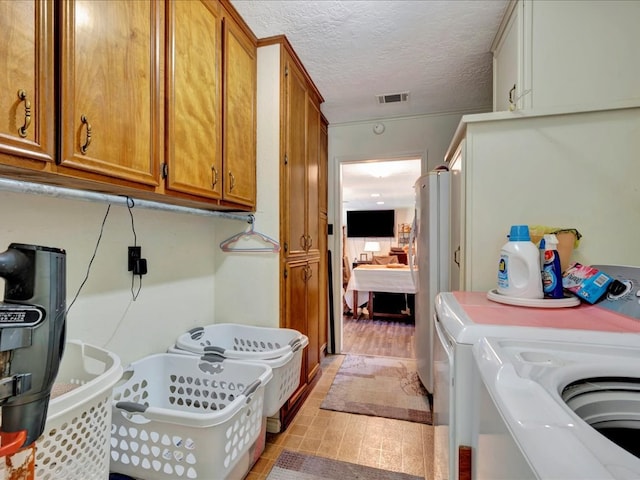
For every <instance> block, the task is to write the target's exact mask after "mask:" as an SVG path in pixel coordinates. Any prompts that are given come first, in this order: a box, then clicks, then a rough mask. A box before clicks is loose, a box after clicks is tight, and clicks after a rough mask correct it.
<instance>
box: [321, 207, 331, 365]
mask: <svg viewBox="0 0 640 480" xmlns="http://www.w3.org/2000/svg"><path fill="white" fill-rule="evenodd" d="M327 225H328V220H327V215H326V214H324V213H322V212H321V213H320V239H319V241H318V246H319V249H320V265H319V269H320V271H319V288H320V296H319V300H318V345H319V348H320V359H322V352H323V351H324V352H326V350H327V326H328V322H329V319H328V308H329V298H328V291H329V288H331V286H330V285H329V280H328V278H329V272H328V267H327V262H328V258H327V257H328V253H327V252H328V250H327Z"/></svg>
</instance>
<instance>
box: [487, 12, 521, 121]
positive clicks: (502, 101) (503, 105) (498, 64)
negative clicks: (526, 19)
mask: <svg viewBox="0 0 640 480" xmlns="http://www.w3.org/2000/svg"><path fill="white" fill-rule="evenodd" d="M519 8H521V7H520V5H519V4H516V5H515V6H514V8H513V10H512V11H511V14H510V16H509V17H508V20H507V22H506V24H505V26H504V30H502V34H501V37H500V40H499V42H498V44H497V47H496V50H495V51H494V52H493V77H494V80H493V110H494V111H495V112H504V111H507V110H509V106H510V102H509V100H510V98H511V100H512V102H513V105H514V106H515V105H516V103H517V98H518V95H519V93H518V92H521V91H522V86H521V85H518V69H519V62H520V57H521V55H518V47H519V42H520V23H519V22H520V13H519Z"/></svg>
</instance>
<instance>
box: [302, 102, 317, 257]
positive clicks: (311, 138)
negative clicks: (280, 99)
mask: <svg viewBox="0 0 640 480" xmlns="http://www.w3.org/2000/svg"><path fill="white" fill-rule="evenodd" d="M319 181H320V107H319V106H318V102H317V100H316V99H315V98H314V96H313V95H311V94H309V95H307V178H306V183H307V215H306V224H307V231H306V236H307V237H306V246H305V248H306V251H307V254H309V255H319V241H320V216H319V215H318V213H319V211H320V187H319Z"/></svg>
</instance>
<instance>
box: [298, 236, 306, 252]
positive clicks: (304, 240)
mask: <svg viewBox="0 0 640 480" xmlns="http://www.w3.org/2000/svg"><path fill="white" fill-rule="evenodd" d="M300 246H301V247H302V249H303V250H306V249H307V236H306V235H304V234H302V235H300Z"/></svg>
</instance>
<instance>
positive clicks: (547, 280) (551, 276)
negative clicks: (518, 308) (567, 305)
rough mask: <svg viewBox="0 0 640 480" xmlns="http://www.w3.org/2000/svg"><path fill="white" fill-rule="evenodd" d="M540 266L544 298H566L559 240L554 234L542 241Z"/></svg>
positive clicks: (548, 235) (545, 236)
mask: <svg viewBox="0 0 640 480" xmlns="http://www.w3.org/2000/svg"><path fill="white" fill-rule="evenodd" d="M540 264H541V267H542V271H541V272H540V275H541V276H542V290H543V292H544V297H545V298H564V290H563V288H562V271H561V268H560V255H558V238H557V237H556V236H555V235H553V234H546V235H544V237H542V240H540Z"/></svg>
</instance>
